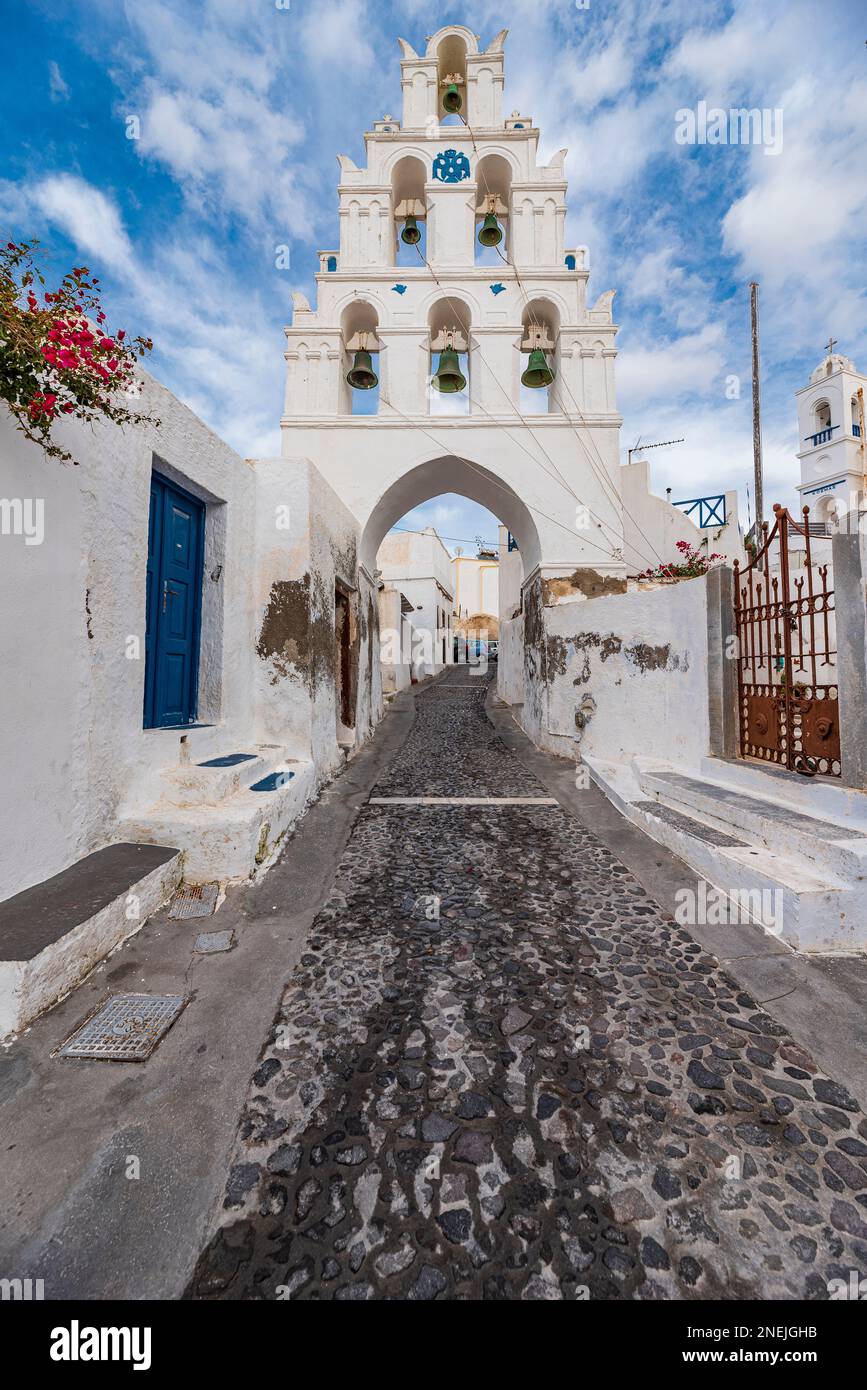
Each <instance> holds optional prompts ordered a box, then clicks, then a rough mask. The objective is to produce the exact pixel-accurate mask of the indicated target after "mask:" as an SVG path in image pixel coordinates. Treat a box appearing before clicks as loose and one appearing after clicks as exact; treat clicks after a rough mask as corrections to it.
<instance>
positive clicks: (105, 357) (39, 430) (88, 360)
mask: <svg viewBox="0 0 867 1390" xmlns="http://www.w3.org/2000/svg"><path fill="white" fill-rule="evenodd" d="M38 246H39V243H38V242H35V241H33V242H14V241H10V242H7V243H6V245H5V246H4V247H3V249H2V250H0V400H3V401H5V402H6V404H7V405H8V407H9V409H10V411H11V412H12V414H13V415H14V417H15V419H16V421H17V427H18V429H19V430H20V431H21V433H22V434H24V435H26V437H27V438H28V439H30V440H32V441H33V443H35V444H38V445H40V447H41V448H43V449H44V450H45V452H46V454H47V455H48V456H49V458H54V459H59V460H61V462H63V463H75V462H76V460H75V459H74V458H73V457H72V455H71V454H70V453H69V451H68V450H67V449H64V448H62V447H61V445H60V444H58V443H57V442H56V440H54V439H53V438H52V429H53V426H54V425H55V423H56V422H57V421H58V420H59V419H61V418H62V417H63V416H65V415H69V416H72V417H73V418H75V419H77V420H86V421H91V422H92V421H94V420H97V419H107V420H112V421H114V423H115V424H118V425H129V424H141V423H143V422H145V421H149V422H150V423H151V424H155V423H158V422H157V421H154V420H152V419H151V417H150V416H148V415H142V414H139V413H138V412H136V411H135V410H132V409H130V407H129V401H130V400H131V399H134V382H135V364H136V362H137V360H138V359H139V358H141V357H144V356H145V354H146V353H148V352H150V351H151V350H152V349H153V343H152V342H151V341H150V339H149V338H134V339H132V340H128V339H127V336H126V334H125V333H124V332H123V330H120V331H118V332H116V333H112V332H110V331H109V329H108V328H106V315H105V313H104V311H103V309H102V305H101V304H100V298H99V293H100V292H99V281H98V280H97V279H96V278H95V277H94V276H92V275H91V273H90V271H89V270H88V268H87V266H76V267H75V268H74V269H73V270H71V271H70V272H69V274H68V275H64V277H63V279H62V280H61V282H60V285H59V286H58V288H57V289H56V290H53V291H50V290H46V289H45V280H44V279H43V277H42V275H41V274H40V272H39V270H38V269H37V268H36V266H35V264H34V257H35V254H36V252H37V250H38Z"/></svg>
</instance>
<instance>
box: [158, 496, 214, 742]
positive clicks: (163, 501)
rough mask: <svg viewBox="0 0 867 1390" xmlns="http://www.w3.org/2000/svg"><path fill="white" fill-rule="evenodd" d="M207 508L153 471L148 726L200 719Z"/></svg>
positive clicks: (176, 724) (169, 725) (170, 725)
mask: <svg viewBox="0 0 867 1390" xmlns="http://www.w3.org/2000/svg"><path fill="white" fill-rule="evenodd" d="M204 520H205V509H204V507H203V506H202V504H201V502H198V501H197V500H196V498H195V497H191V496H190V495H189V494H188V493H186V492H184V491H182V489H181V488H178V487H176V486H175V485H174V484H173V483H170V482H168V481H167V480H166V479H165V478H161V477H160V476H159V474H157V473H154V475H153V477H152V479H151V505H150V522H149V528H148V566H147V635H146V638H145V709H144V725H145V728H146V729H174V728H179V727H181V726H183V725H185V724H193V723H195V720H196V714H197V706H198V683H199V634H200V627H201V607H202V568H203V563H204V531H205V527H204Z"/></svg>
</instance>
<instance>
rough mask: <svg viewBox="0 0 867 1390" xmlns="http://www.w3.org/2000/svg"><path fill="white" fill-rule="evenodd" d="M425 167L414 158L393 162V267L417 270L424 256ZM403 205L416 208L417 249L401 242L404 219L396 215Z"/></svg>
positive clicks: (425, 231) (406, 157)
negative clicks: (401, 266) (415, 267)
mask: <svg viewBox="0 0 867 1390" xmlns="http://www.w3.org/2000/svg"><path fill="white" fill-rule="evenodd" d="M428 176H429V175H428V166H427V165H426V164H425V163H424V161H423V160H422V159H421V158H420V157H419V156H418V155H414V154H406V155H403V156H402V157H401V158H400V159H398V160H397V161H396V163H395V164H394V167H393V168H392V171H391V205H392V207H393V209H394V230H393V247H392V250H393V255H392V259H393V262H394V264H395V265H406V266H420V265H423V263H424V258H425V257H426V256H427V221H426V216H425V213H423V212H419V209H420V208H421V209H426V203H425V184H426V183H427V180H428ZM406 204H412V205H415V208H416V217H417V219H418V227H419V231H420V233H421V241H420V242H419V243H418V245H417V246H407V245H405V243H404V242H403V241H402V240H401V232H402V231H403V228H404V226H405V225H406V217H405V216H404V215H400V216H399V215H398V212H397V209H398V208H400V207H404V206H405V205H406Z"/></svg>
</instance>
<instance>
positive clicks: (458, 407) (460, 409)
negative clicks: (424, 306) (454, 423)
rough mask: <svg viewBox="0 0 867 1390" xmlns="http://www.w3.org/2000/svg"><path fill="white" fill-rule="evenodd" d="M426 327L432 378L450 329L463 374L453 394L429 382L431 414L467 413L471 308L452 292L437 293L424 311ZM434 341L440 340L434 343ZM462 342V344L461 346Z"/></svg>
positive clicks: (469, 388)
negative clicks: (460, 387) (462, 384)
mask: <svg viewBox="0 0 867 1390" xmlns="http://www.w3.org/2000/svg"><path fill="white" fill-rule="evenodd" d="M428 327H429V329H430V343H431V357H430V378H431V381H432V379H433V375H434V372H435V371H436V370H437V367H438V365H439V363H440V362H441V357H442V351H443V347H442V346H441V344H443V342H444V340H445V339H447V338H448V336H449V335H450V334H452V333H454V334H455V335H456V339H455V346H456V351H457V353H458V360H459V362H460V368H461V372H462V374H463V375H464V377H466V381H467V385H466V386H465V388H464V389H463V391H459V392H456V393H453V394H448V395H446V394H443V393H442V392H440V391H438V390H437V389H436V387H434V386H433V385H430V387H429V390H428V398H429V401H428V404H429V410H430V413H431V415H469V413H470V398H471V394H472V386H473V383H472V377H471V361H470V359H471V353H470V345H471V344H470V338H471V333H472V312H471V310H470V306H469V305H468V304H467V303H466V302H465V301H464V300H463V299H460V298H458V297H456V296H455V295H449V297H448V298H444V297H442V296H440V297H439V298H437V299H436V300H434V302H433V304H432V305H431V307H430V310H429V312H428ZM434 344H440V345H438V346H434ZM463 344H466V346H463Z"/></svg>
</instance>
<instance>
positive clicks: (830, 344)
mask: <svg viewBox="0 0 867 1390" xmlns="http://www.w3.org/2000/svg"><path fill="white" fill-rule="evenodd" d="M836 346H837V339H836V338H829V339H828V356H829V357H830V356H831V353H832V352H833V351H834V349H835V347H836Z"/></svg>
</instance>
